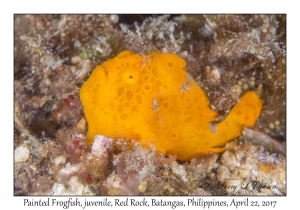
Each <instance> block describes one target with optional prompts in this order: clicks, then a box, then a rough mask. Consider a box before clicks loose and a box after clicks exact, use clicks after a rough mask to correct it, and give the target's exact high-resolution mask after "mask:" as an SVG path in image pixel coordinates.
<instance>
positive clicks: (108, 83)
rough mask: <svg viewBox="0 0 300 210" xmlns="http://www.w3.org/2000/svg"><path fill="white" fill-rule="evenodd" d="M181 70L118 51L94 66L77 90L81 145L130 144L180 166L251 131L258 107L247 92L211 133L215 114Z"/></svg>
mask: <svg viewBox="0 0 300 210" xmlns="http://www.w3.org/2000/svg"><path fill="white" fill-rule="evenodd" d="M185 65H186V62H185V61H184V60H183V59H182V58H181V57H179V56H177V55H174V54H170V53H158V52H152V53H150V54H145V55H138V54H134V53H133V52H131V51H123V52H121V53H120V54H118V55H117V56H116V57H115V58H113V59H110V60H108V61H106V62H104V63H103V64H102V65H99V66H97V67H96V68H95V70H94V71H93V72H92V74H91V75H90V77H89V78H88V80H87V81H86V82H85V83H84V84H83V86H82V88H81V89H80V99H81V101H82V104H83V107H84V113H85V117H86V119H87V123H88V134H87V141H88V142H90V143H91V142H93V139H94V136H95V135H97V134H101V135H105V136H109V137H114V138H123V139H134V140H136V141H138V142H141V144H142V145H148V144H154V145H155V147H156V150H157V151H159V152H162V153H164V154H173V155H175V154H176V155H177V159H178V160H183V161H185V160H190V159H191V158H193V157H195V156H197V155H201V154H206V153H209V152H222V151H224V150H225V149H224V146H225V144H226V143H227V142H228V141H231V140H233V139H234V138H236V137H238V136H240V135H241V134H242V131H243V128H244V127H245V126H247V127H252V126H253V125H254V123H255V121H256V119H257V118H258V116H259V114H260V112H261V109H262V101H261V100H260V98H259V97H258V95H257V94H256V93H255V92H253V91H249V92H247V93H245V94H244V95H243V96H242V97H241V98H240V100H239V102H237V104H236V105H235V106H234V107H233V108H232V110H231V112H230V113H229V114H228V115H227V117H226V118H225V119H224V120H223V121H222V122H220V123H218V124H216V126H215V129H211V123H212V122H214V121H216V120H217V118H218V114H217V113H216V112H215V111H213V110H211V109H210V106H209V100H208V98H207V95H206V94H205V93H204V92H203V90H202V89H201V88H200V87H199V86H198V85H197V84H196V82H195V81H194V80H193V79H192V78H191V76H189V75H188V73H187V72H186V71H185V70H184V68H185ZM212 130H213V131H212Z"/></svg>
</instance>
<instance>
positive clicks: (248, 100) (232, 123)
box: [215, 91, 262, 146]
mask: <svg viewBox="0 0 300 210" xmlns="http://www.w3.org/2000/svg"><path fill="white" fill-rule="evenodd" d="M261 109H262V101H261V100H260V98H259V96H258V95H257V94H256V93H255V92H253V91H249V92H247V93H245V94H244V95H243V96H242V97H241V99H240V101H239V102H238V103H237V104H236V105H235V106H234V107H233V108H232V110H231V111H230V113H229V114H228V115H227V117H226V118H225V119H224V120H223V121H222V122H220V123H219V124H218V125H217V135H218V136H219V138H220V139H219V143H218V145H215V146H224V145H225V144H226V143H227V142H228V141H230V140H232V139H234V138H236V137H238V136H240V135H241V134H242V132H243V130H244V127H252V126H253V125H254V123H255V121H256V120H257V118H258V116H259V115H260V112H261Z"/></svg>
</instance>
